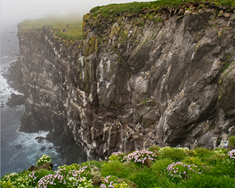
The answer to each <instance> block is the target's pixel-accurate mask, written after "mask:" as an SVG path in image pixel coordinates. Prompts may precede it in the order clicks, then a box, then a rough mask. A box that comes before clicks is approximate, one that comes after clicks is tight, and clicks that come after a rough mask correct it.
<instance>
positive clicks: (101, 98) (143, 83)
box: [18, 3, 235, 159]
mask: <svg viewBox="0 0 235 188" xmlns="http://www.w3.org/2000/svg"><path fill="white" fill-rule="evenodd" d="M134 5H136V6H137V4H135V3H134V4H133V7H135V6H134ZM107 12H108V13H109V14H107ZM107 15H109V16H107ZM82 26H83V39H80V40H78V39H77V40H75V41H66V40H64V39H63V38H60V37H58V36H56V31H54V30H53V29H52V28H51V27H50V26H44V27H43V28H42V29H31V30H23V29H21V25H20V24H19V32H18V37H19V41H20V53H21V64H22V73H23V83H24V87H25V89H26V92H27V96H28V98H27V99H26V103H25V105H26V112H25V115H24V116H23V117H22V125H21V130H24V131H28V132H31V131H35V130H37V129H47V130H50V138H51V139H52V140H54V141H55V142H58V143H59V142H66V141H68V142H69V140H70V139H74V140H75V141H76V142H77V143H78V144H80V145H81V146H82V147H83V149H84V151H85V153H86V154H87V158H88V159H105V158H107V157H108V156H109V155H110V154H111V153H112V152H115V151H123V152H130V151H133V150H141V149H145V148H148V147H150V146H152V145H159V146H167V145H168V146H178V145H180V146H186V147H189V148H194V147H196V146H204V147H208V148H214V147H216V146H219V145H220V144H221V143H222V142H221V141H226V140H227V137H228V136H229V135H232V134H235V129H234V127H235V126H234V125H235V8H234V7H227V6H221V5H216V4H207V3H200V4H199V3H184V4H181V5H178V6H173V5H172V6H159V7H158V6H154V3H153V5H152V6H151V7H144V6H143V7H141V9H140V11H136V12H135V11H133V12H131V11H130V12H128V11H124V12H122V11H116V10H115V5H109V6H105V7H96V8H94V9H92V10H91V12H90V13H88V14H86V15H84V17H83V24H82Z"/></svg>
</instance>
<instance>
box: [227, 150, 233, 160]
mask: <svg viewBox="0 0 235 188" xmlns="http://www.w3.org/2000/svg"><path fill="white" fill-rule="evenodd" d="M228 155H229V157H230V158H231V159H233V161H234V159H235V149H233V150H231V151H230V152H228Z"/></svg>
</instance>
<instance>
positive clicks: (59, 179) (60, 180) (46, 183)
mask: <svg viewBox="0 0 235 188" xmlns="http://www.w3.org/2000/svg"><path fill="white" fill-rule="evenodd" d="M55 185H56V186H57V187H62V186H63V185H66V180H65V179H64V177H63V176H62V175H59V174H49V175H47V176H44V177H42V178H41V179H40V180H39V181H38V187H42V188H44V187H50V186H51V187H53V186H55Z"/></svg>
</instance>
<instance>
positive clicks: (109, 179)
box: [100, 176, 129, 188]
mask: <svg viewBox="0 0 235 188" xmlns="http://www.w3.org/2000/svg"><path fill="white" fill-rule="evenodd" d="M100 187H102V188H108V187H113V188H129V186H128V185H127V184H126V182H121V183H119V182H118V178H117V177H116V176H106V177H105V178H103V183H102V184H101V185H100Z"/></svg>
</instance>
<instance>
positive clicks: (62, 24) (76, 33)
mask: <svg viewBox="0 0 235 188" xmlns="http://www.w3.org/2000/svg"><path fill="white" fill-rule="evenodd" d="M67 24H69V28H67ZM20 25H21V29H22V30H25V29H41V28H42V27H43V26H44V25H50V26H51V27H52V29H53V30H56V31H57V33H56V35H57V36H58V37H62V38H64V39H65V40H75V39H77V38H78V39H81V38H82V21H81V20H80V19H79V18H78V17H45V18H41V19H36V20H25V21H23V22H21V23H20ZM63 29H65V30H66V32H62V30H63Z"/></svg>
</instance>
